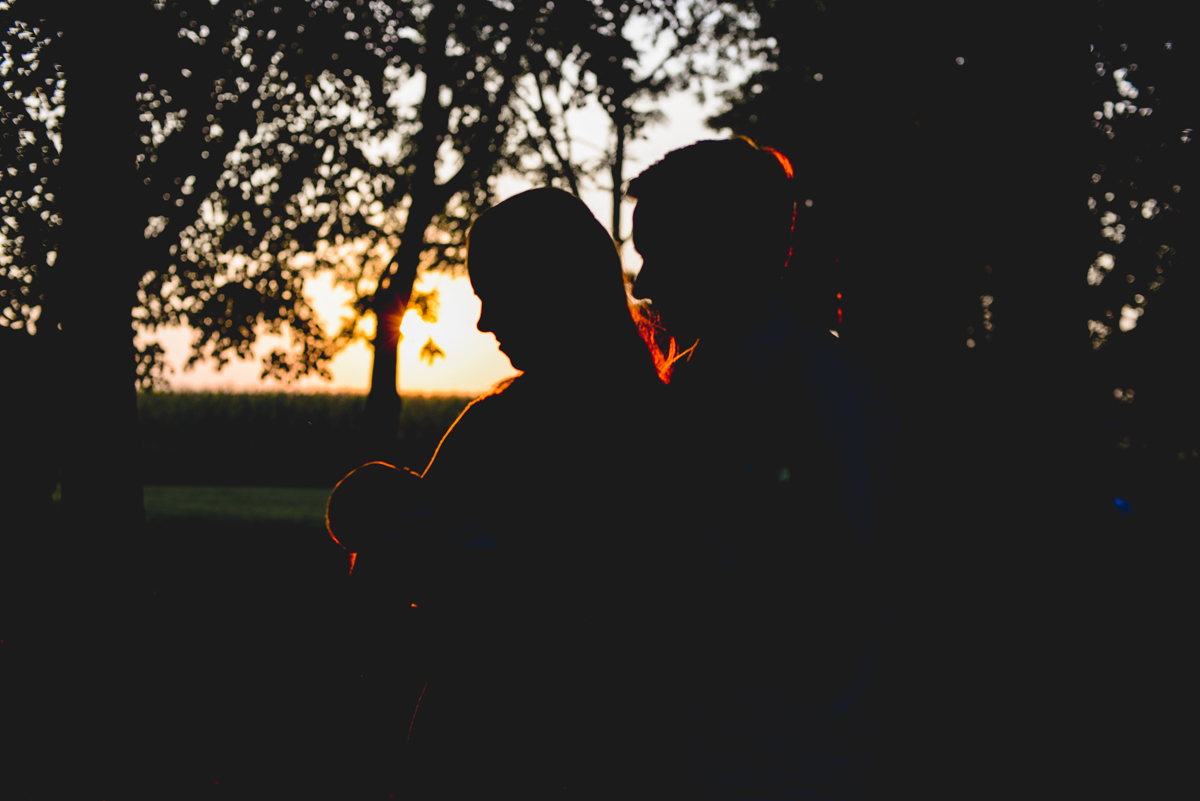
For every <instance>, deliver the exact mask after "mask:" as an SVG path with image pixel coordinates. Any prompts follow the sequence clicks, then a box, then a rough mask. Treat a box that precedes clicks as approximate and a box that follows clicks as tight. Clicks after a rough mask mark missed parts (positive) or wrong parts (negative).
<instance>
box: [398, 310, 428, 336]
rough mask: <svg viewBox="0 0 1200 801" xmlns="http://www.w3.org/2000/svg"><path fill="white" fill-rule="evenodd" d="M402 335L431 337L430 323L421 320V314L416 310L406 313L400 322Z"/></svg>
mask: <svg viewBox="0 0 1200 801" xmlns="http://www.w3.org/2000/svg"><path fill="white" fill-rule="evenodd" d="M400 333H401V334H403V335H404V336H406V337H416V338H418V339H419V338H421V337H424V336H428V335H429V323H427V322H425V321H424V320H422V319H421V313H420V312H419V311H417V310H416V309H409V310H408V311H406V312H404V318H403V319H401V320H400Z"/></svg>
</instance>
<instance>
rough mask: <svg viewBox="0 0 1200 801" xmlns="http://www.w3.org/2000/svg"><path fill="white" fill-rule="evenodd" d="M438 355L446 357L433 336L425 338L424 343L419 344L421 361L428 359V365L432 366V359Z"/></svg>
mask: <svg viewBox="0 0 1200 801" xmlns="http://www.w3.org/2000/svg"><path fill="white" fill-rule="evenodd" d="M438 356H441V357H442V358H443V359H444V358H446V353H445V351H443V350H442V349H441V348H439V347H438V346H437V345H436V344H435V343H434V341H433V337H430V338H429V339H427V340H425V344H424V345H422V346H421V361H428V362H429V366H430V367H432V366H433V360H434V359H436V358H437V357H438Z"/></svg>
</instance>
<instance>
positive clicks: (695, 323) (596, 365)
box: [330, 139, 892, 799]
mask: <svg viewBox="0 0 1200 801" xmlns="http://www.w3.org/2000/svg"><path fill="white" fill-rule="evenodd" d="M628 194H629V196H630V197H633V198H635V199H636V200H637V205H636V207H635V210H634V227H633V242H634V246H635V248H636V249H637V250H638V252H639V253H640V254H641V256H642V259H643V266H642V268H641V272H640V273H639V275H638V277H637V281H636V285H635V287H634V294H635V295H636V296H637V297H639V298H644V299H649V300H650V301H651V302H652V306H651V308H652V309H653V312H654V314H655V315H657V316H658V318H659V319H660V320H661V323H662V325H663V326H665V329H666V332H667V334H669V335H670V338H671V339H670V342H671V345H670V346H669V347H667V348H666V353H665V354H664V353H662V352H661V351H660V348H659V346H658V345H657V344H656V337H655V336H654V326H652V325H650V324H648V323H647V322H646V320H645V317H646V313H645V311H644V310H643V309H642V308H640V307H639V306H637V305H635V304H632V303H631V300H630V298H629V296H628V293H627V289H626V284H625V281H624V277H623V274H622V270H621V263H620V259H619V256H618V253H617V251H616V248H615V246H614V244H613V242H612V240H611V239H610V238H609V235H608V233H607V232H606V231H605V229H604V228H603V227H602V226H601V225H600V223H599V222H597V221H596V219H595V217H593V216H592V214H591V213H590V212H589V211H588V209H587V207H586V206H585V205H584V204H583V203H582V202H581V201H580V200H578V199H577V198H575V197H573V196H571V195H568V194H566V193H564V192H561V191H559V190H556V189H549V188H546V189H535V190H531V191H528V192H523V193H521V194H519V195H516V196H514V197H512V198H509V199H508V200H506V201H504V202H502V203H500V204H498V205H497V206H496V207H494V208H492V209H490V210H488V211H486V212H484V213H483V214H482V215H481V216H480V217H479V219H478V220H477V221H476V222H475V224H474V226H473V227H472V228H471V231H470V234H469V237H468V255H467V268H468V272H469V275H470V279H471V283H472V286H473V288H474V290H475V292H476V294H477V295H478V296H479V298H480V301H481V303H482V312H481V315H480V320H479V329H480V330H481V331H490V332H492V333H493V334H494V335H495V337H496V339H497V341H498V343H499V345H500V348H501V350H502V351H503V352H504V353H505V354H506V355H507V356H508V357H509V359H510V361H511V362H512V364H513V367H514V368H516V369H518V370H520V371H521V374H520V375H518V376H517V377H516V378H513V379H510V380H509V381H507V382H504V383H502V384H501V385H499V386H498V387H497V388H496V389H495V390H494V391H493V392H492V393H491V394H489V395H486V396H484V397H482V398H479V399H478V400H476V401H474V402H473V403H472V404H471V405H470V406H468V407H467V408H466V410H464V412H463V413H462V415H461V416H460V417H459V419H458V420H457V421H456V422H455V424H454V425H453V426H452V427H451V429H450V430H449V431H448V432H447V434H446V436H445V437H444V439H443V440H442V443H441V445H440V446H439V448H438V450H437V453H436V454H435V456H434V458H433V460H432V461H431V462H430V464H429V466H428V467H427V468H426V470H425V472H424V474H423V476H422V480H420V481H417V480H416V479H415V477H414V476H408V475H402V474H401V473H399V472H397V471H392V473H390V474H388V475H386V476H384V477H383V480H382V482H381V483H379V484H378V485H373V486H372V488H371V489H369V490H367V491H366V493H365V494H364V493H363V492H361V491H360V492H359V493H358V495H357V496H356V495H355V494H354V493H353V492H346V491H345V490H348V489H353V487H354V486H355V485H354V482H353V481H352V480H351V479H353V478H355V476H356V475H358V477H359V478H360V479H362V478H363V477H364V476H367V475H368V474H370V475H374V474H373V473H370V472H369V471H364V470H362V469H360V471H358V472H357V473H355V474H351V476H348V477H347V479H345V480H344V481H343V485H339V490H341V505H340V507H339V505H338V503H337V502H338V500H339V492H335V493H334V496H333V498H331V504H330V526H331V531H332V532H333V533H334V535H335V536H337V534H338V531H339V529H338V520H336V519H335V518H336V517H337V514H335V513H336V512H337V511H338V510H339V509H341V510H342V514H343V517H346V516H348V515H349V514H350V512H348V511H346V510H347V509H348V508H350V507H354V508H356V509H360V510H361V508H365V507H367V506H371V504H372V503H375V504H376V505H375V506H374V507H373V508H374V511H371V512H370V513H369V514H367V515H366V517H367V518H368V519H369V520H376V521H377V522H375V523H365V524H364V523H363V522H362V520H361V519H360V520H358V521H355V522H354V523H353V525H355V526H360V527H361V526H363V525H368V526H370V525H374V526H376V527H382V528H387V527H388V526H389V525H390V524H389V523H388V521H390V520H394V519H395V516H396V515H397V510H398V508H399V507H404V508H406V509H421V510H423V514H424V516H423V517H422V518H421V519H422V520H423V521H424V522H418V521H416V520H415V519H414V520H413V521H412V522H411V523H410V524H408V525H407V527H406V529H405V530H397V531H395V532H394V536H392V537H390V538H385V539H387V540H388V541H389V542H391V543H392V545H391V546H390V547H391V548H392V550H391V551H389V553H390V554H391V555H390V556H389V557H388V558H387V559H384V560H381V563H382V564H383V565H384V566H383V567H380V568H379V569H378V571H377V572H376V573H375V575H374V576H373V577H371V580H374V581H383V582H386V581H388V580H389V571H388V570H387V568H386V564H387V563H388V562H389V561H390V562H392V563H400V562H405V561H407V562H408V563H409V564H414V563H416V564H419V565H420V566H421V568H422V569H420V570H418V572H420V573H421V576H420V577H416V576H414V575H413V574H412V573H410V572H407V571H405V570H403V569H400V568H396V569H395V570H394V571H392V572H391V575H392V576H394V577H395V580H397V581H400V580H407V581H410V582H412V583H413V585H414V592H415V593H416V594H418V595H420V596H421V602H422V604H424V605H425V606H427V607H429V608H430V609H431V614H434V615H437V617H436V621H437V622H436V624H435V626H434V627H433V628H434V630H435V631H434V633H432V634H431V635H430V636H429V639H427V640H425V641H424V642H423V644H422V645H421V646H420V647H421V648H423V649H426V650H427V651H429V652H430V653H433V654H436V656H435V657H434V658H433V659H432V660H431V661H429V662H428V663H427V664H426V665H425V666H424V667H422V670H424V671H425V672H426V673H427V674H428V678H427V679H424V681H427V684H425V689H426V692H425V694H424V695H423V697H422V699H421V701H420V704H419V706H418V708H417V710H416V714H415V717H413V718H412V720H411V721H409V720H403V721H399V720H398V721H397V722H396V726H397V727H398V728H405V727H407V726H408V725H409V724H410V723H411V726H412V731H411V742H410V743H409V748H410V749H411V750H410V753H409V760H408V761H407V764H406V770H407V771H409V773H410V774H411V779H412V782H413V785H412V790H413V792H414V793H415V794H416V796H417V797H435V796H436V797H446V798H464V797H482V796H485V795H487V796H490V795H496V796H499V795H509V794H512V795H513V797H522V798H543V797H544V798H550V797H553V798H617V797H620V798H704V797H710V798H739V799H742V798H745V799H758V798H762V799H766V798H772V799H774V798H830V799H834V798H857V797H862V795H863V794H864V793H865V791H866V788H867V783H868V778H869V773H870V758H869V757H870V747H869V731H868V730H867V728H866V726H865V722H866V719H867V714H866V713H867V712H868V711H869V710H865V706H866V704H865V701H864V697H865V696H864V693H865V691H866V690H867V689H868V688H869V686H870V680H871V678H872V673H873V663H874V660H875V659H876V658H877V655H878V650H879V647H880V644H881V641H882V634H883V613H882V610H881V606H880V604H881V602H882V601H883V600H884V599H882V598H881V597H880V592H879V587H880V586H881V585H880V581H879V579H880V575H879V567H878V558H877V553H878V551H879V545H880V538H881V537H883V536H884V535H885V531H884V529H885V528H887V524H886V522H885V521H886V519H887V514H888V509H887V508H886V501H885V499H886V498H887V494H888V489H889V488H888V486H887V482H888V466H887V465H888V459H889V458H890V455H891V449H890V441H889V436H890V430H891V426H892V421H891V417H890V413H889V412H888V411H887V410H886V408H885V407H884V405H883V404H882V403H881V402H880V401H879V400H878V398H877V396H876V394H875V393H874V392H873V391H872V390H871V389H870V388H869V387H868V385H867V383H866V381H865V379H864V378H863V377H862V374H861V373H860V372H859V371H858V370H857V369H856V368H855V367H854V365H853V362H852V360H851V359H849V358H848V357H847V356H846V354H845V353H844V352H843V351H842V350H840V349H839V345H840V343H839V342H838V340H837V339H836V338H835V337H834V336H833V335H832V334H831V333H830V332H829V331H828V330H825V329H821V328H819V327H817V326H815V325H814V324H812V323H810V322H808V321H806V320H805V318H804V316H803V315H802V314H800V313H799V312H798V311H797V310H796V307H795V304H794V303H793V302H792V300H791V299H790V296H789V294H788V293H786V292H785V291H784V286H785V284H784V282H783V281H782V278H783V276H784V273H785V267H786V266H787V262H788V260H789V257H790V253H791V244H792V228H793V220H794V203H793V191H792V189H791V167H790V165H789V164H788V162H787V160H786V159H785V158H784V157H782V155H780V154H778V153H776V152H775V151H772V150H770V149H766V148H763V149H760V148H758V147H756V146H755V145H753V144H752V143H750V142H749V140H745V139H734V140H728V141H706V142H698V143H696V144H694V145H692V146H690V147H686V148H683V149H681V150H677V151H673V152H671V153H669V154H668V155H667V156H666V157H665V158H664V159H663V160H662V161H660V162H658V163H656V164H654V165H653V166H651V167H650V168H649V169H647V170H646V171H645V172H643V173H642V174H641V175H640V176H638V177H637V178H636V179H634V180H633V181H632V182H631V183H630V185H629V189H628ZM735 299H736V300H735ZM747 309H754V312H753V313H748V312H747V311H746V310H747ZM659 339H661V337H659ZM679 353H682V354H683V355H682V356H679V355H678V354H679ZM373 469H374V470H376V471H378V470H380V469H384V468H381V467H380V466H374V468H373ZM393 477H394V479H395V480H394V482H393V483H392V484H389V482H390V481H393ZM401 479H403V480H401ZM360 486H368V482H365V481H363V482H362V483H361V484H360ZM374 486H378V487H379V488H381V489H375V488H374ZM389 486H390V487H392V489H391V490H388V489H387V487H389ZM367 496H370V497H367ZM381 496H382V497H383V498H384V500H386V501H387V503H388V504H389V505H388V506H387V507H380V506H378V502H379V501H380V498H381ZM363 498H367V500H366V501H363ZM380 521H381V522H380ZM347 527H350V524H347ZM887 533H890V532H887ZM397 543H399V544H397ZM362 558H364V559H366V558H370V554H366V555H365V556H363V557H362ZM402 576H403V577H404V578H403V579H402V578H401V577H402ZM414 597H415V596H414ZM408 647H411V643H410V644H409V646H408ZM404 711H405V712H407V710H404Z"/></svg>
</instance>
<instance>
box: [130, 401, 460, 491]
mask: <svg viewBox="0 0 1200 801" xmlns="http://www.w3.org/2000/svg"><path fill="white" fill-rule="evenodd" d="M470 401H471V398H470V397H466V396H423V395H405V396H404V398H403V404H402V406H401V412H400V418H399V421H398V428H397V435H396V437H395V438H392V439H388V438H387V437H381V436H380V435H379V434H378V432H373V431H370V430H368V429H367V428H366V427H365V425H364V411H365V405H366V395H362V394H351V393H332V392H325V393H286V392H257V393H255V392H251V393H227V392H171V393H153V394H146V393H143V394H141V395H139V396H138V417H139V429H140V437H141V444H140V452H141V459H142V463H141V472H142V479H143V481H145V482H146V483H147V484H151V485H159V486H184V485H191V486H239V485H240V486H260V487H261V486H277V487H332V486H333V485H334V484H335V483H336V482H337V481H338V480H339V479H340V478H341V477H342V476H344V475H345V474H346V473H348V472H349V471H351V470H353V469H354V468H355V467H357V466H359V465H360V464H362V463H364V462H367V461H373V460H382V461H388V462H392V463H398V464H401V465H403V466H407V467H412V468H413V469H415V470H418V471H419V470H422V469H424V467H425V466H426V465H427V464H428V463H429V459H430V458H431V457H432V456H433V452H434V450H436V448H437V445H438V443H439V442H440V441H441V438H442V436H443V435H444V434H445V433H446V431H447V429H449V428H450V426H451V425H452V424H453V423H454V421H455V419H456V418H457V417H458V415H459V413H460V412H461V411H462V410H463V408H464V407H465V406H466V405H467V404H468V403H469V402H470Z"/></svg>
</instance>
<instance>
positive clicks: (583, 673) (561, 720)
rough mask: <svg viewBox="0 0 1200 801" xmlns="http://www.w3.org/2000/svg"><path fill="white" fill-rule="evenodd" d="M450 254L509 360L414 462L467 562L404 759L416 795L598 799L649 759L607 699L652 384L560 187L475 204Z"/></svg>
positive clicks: (649, 425)
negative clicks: (425, 462) (460, 246)
mask: <svg viewBox="0 0 1200 801" xmlns="http://www.w3.org/2000/svg"><path fill="white" fill-rule="evenodd" d="M467 270H468V273H469V275H470V279H471V285H472V287H473V289H474V290H475V293H476V295H478V296H479V299H480V301H481V303H482V312H481V314H480V318H479V324H478V327H479V330H480V331H484V332H490V333H492V334H493V335H495V337H496V340H497V342H498V343H499V346H500V349H501V350H502V351H503V352H504V353H505V354H506V355H507V356H508V358H509V360H510V361H511V362H512V365H513V367H514V368H516V369H517V370H520V371H521V372H520V374H519V375H518V376H516V377H515V378H512V379H509V380H508V381H505V382H502V383H501V384H500V385H498V386H497V388H496V389H495V390H494V391H493V392H491V393H490V394H488V395H485V396H483V397H481V398H479V399H477V400H475V401H473V402H472V403H471V404H470V405H469V406H468V407H467V408H466V409H465V410H464V411H463V413H462V415H461V416H460V417H459V418H458V420H457V421H456V422H455V423H454V425H453V426H452V427H451V428H450V430H449V431H448V432H447V433H446V435H445V437H444V438H443V439H442V442H441V444H440V445H439V446H438V449H437V452H436V453H435V455H434V457H433V459H432V460H431V462H430V464H429V466H428V467H427V468H426V469H425V472H424V474H423V478H424V482H422V483H423V484H425V488H426V491H428V492H430V493H432V494H433V495H434V496H435V497H436V498H438V503H439V505H441V506H442V507H443V508H453V509H455V510H456V511H465V512H466V515H465V516H466V517H467V518H468V519H469V524H468V525H467V526H466V530H464V531H462V532H461V533H460V535H459V537H458V540H457V542H456V544H455V551H454V553H453V555H452V556H451V557H450V563H451V564H453V565H456V566H457V568H461V570H463V571H469V572H467V573H466V574H465V575H467V576H468V578H467V579H464V578H463V575H464V574H463V573H460V574H459V575H458V578H457V579H456V580H454V581H453V582H452V583H453V584H454V586H455V587H457V588H459V589H458V590H457V594H458V597H457V598H455V599H449V602H450V603H451V604H452V605H454V606H455V608H456V610H457V612H456V614H455V615H454V616H453V618H454V620H455V621H456V622H455V623H453V624H447V626H446V631H445V632H444V633H446V634H447V635H448V636H447V637H446V638H444V639H443V640H442V641H441V644H440V645H439V646H438V647H441V648H444V649H445V658H444V660H443V661H442V666H441V667H440V668H439V671H438V672H435V675H432V676H431V678H430V682H429V687H428V692H427V694H426V697H425V698H424V699H423V700H422V702H421V705H420V706H419V708H418V711H417V715H416V717H415V719H414V720H415V722H414V728H413V733H412V742H413V745H414V755H416V756H417V757H418V759H419V760H423V761H424V763H425V764H424V765H423V767H422V770H423V772H424V774H425V780H426V782H427V785H426V792H428V793H434V794H441V795H444V796H446V797H453V796H458V797H463V793H474V792H488V791H490V792H517V793H519V794H520V795H521V797H526V798H528V797H549V796H553V797H556V798H557V797H575V798H582V797H602V796H604V795H606V794H608V793H609V792H611V791H612V790H613V789H614V788H612V787H611V786H610V787H609V788H608V789H603V788H604V787H605V786H606V782H608V783H610V784H611V783H613V782H615V783H620V780H617V778H616V777H618V776H620V775H621V771H622V766H624V768H625V769H629V768H631V766H633V765H636V764H638V762H639V760H646V761H651V762H653V761H654V758H653V757H651V756H650V755H647V754H645V753H644V749H642V748H641V747H639V746H634V745H633V742H634V740H635V739H636V738H634V737H632V736H631V735H630V733H629V732H628V731H627V729H628V727H629V726H630V725H631V724H632V725H634V726H636V725H638V724H636V723H633V722H632V721H633V718H632V717H628V716H629V715H630V714H631V712H630V710H629V709H628V707H627V706H626V707H624V708H622V707H618V706H617V704H618V703H625V704H627V703H628V699H623V698H618V697H617V696H619V695H623V693H622V692H620V690H619V688H621V687H623V686H625V683H627V681H628V678H629V677H630V676H632V675H634V674H635V673H636V672H637V670H639V669H640V665H638V664H637V663H638V662H639V660H641V659H642V647H641V645H640V642H641V640H640V639H639V637H638V635H636V634H635V633H634V632H635V630H637V629H638V627H637V626H635V625H633V623H632V621H634V620H636V619H640V613H639V612H638V611H637V610H638V607H639V606H640V605H643V604H644V603H645V600H644V598H643V595H644V593H645V591H646V587H647V580H646V578H645V576H644V572H643V570H644V569H649V567H650V565H652V564H653V563H654V560H653V559H652V558H650V556H649V554H650V552H651V551H652V550H653V548H651V547H650V538H651V537H652V536H653V533H654V532H653V530H652V527H648V526H646V525H644V523H645V521H644V520H642V521H639V520H638V518H637V512H636V511H635V510H636V509H637V508H638V506H639V505H640V504H639V503H638V498H636V497H632V496H634V495H636V494H637V493H634V492H631V490H632V489H633V488H635V487H638V486H640V484H641V482H640V481H639V480H638V479H639V476H638V475H637V465H638V464H639V455H640V454H641V453H642V452H643V449H645V448H649V447H651V446H652V444H653V443H652V442H650V441H649V439H650V438H652V437H653V435H654V430H655V428H656V427H657V426H658V425H659V424H660V422H661V421H660V419H659V415H658V412H657V410H658V407H659V404H661V397H660V396H661V394H662V391H663V390H664V386H663V384H662V382H661V381H660V379H659V377H658V375H659V374H658V368H657V366H656V363H655V359H654V358H653V357H652V355H651V350H650V349H649V348H648V347H647V344H646V342H645V340H644V339H643V338H642V336H641V335H640V333H639V328H638V324H637V323H636V322H635V320H634V317H633V316H632V314H631V311H630V306H629V299H628V295H627V292H626V286H625V282H624V278H623V275H622V270H621V263H620V258H619V255H618V253H617V251H616V248H615V246H614V244H613V242H612V239H611V238H610V236H609V234H608V232H607V231H606V230H605V229H604V227H603V226H602V225H601V224H600V223H599V222H598V221H597V220H596V218H595V217H594V216H593V215H592V214H591V212H590V211H589V210H588V208H587V206H585V205H584V203H583V202H582V201H580V200H579V199H578V198H576V197H574V196H572V195H569V194H567V193H565V192H562V191H560V190H557V189H551V188H544V189H533V190H530V191H527V192H522V193H521V194H518V195H516V196H514V197H511V198H509V199H508V200H505V201H504V202H502V203H500V204H498V205H497V206H495V207H494V208H492V209H489V210H488V211H486V212H484V213H483V214H482V215H481V216H480V217H479V218H478V219H477V220H476V222H475V223H474V225H473V226H472V228H471V230H470V232H469V234H468V250H467ZM448 640H449V641H448ZM622 721H624V723H623V724H622ZM622 731H624V734H622ZM631 752H639V753H631ZM429 782H432V783H431V784H429ZM461 782H465V784H463V783H461ZM564 790H566V791H567V792H566V795H565V796H564Z"/></svg>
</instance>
